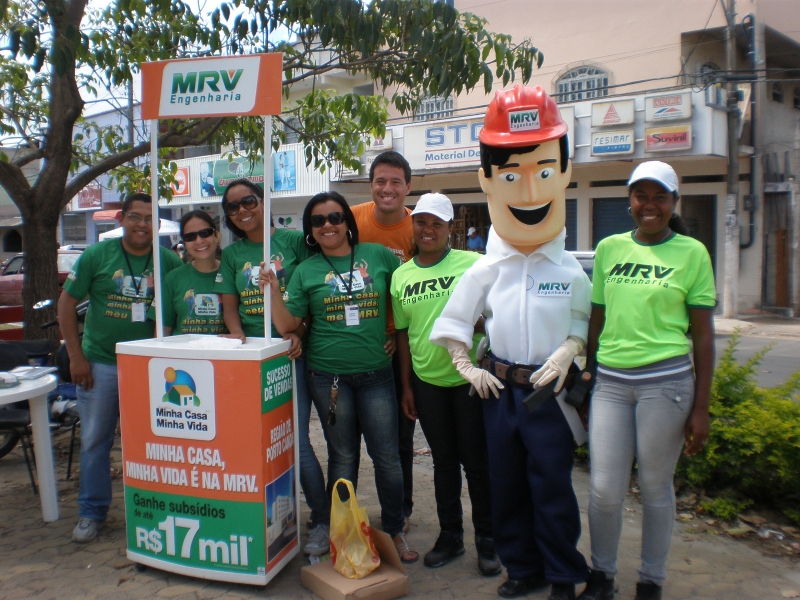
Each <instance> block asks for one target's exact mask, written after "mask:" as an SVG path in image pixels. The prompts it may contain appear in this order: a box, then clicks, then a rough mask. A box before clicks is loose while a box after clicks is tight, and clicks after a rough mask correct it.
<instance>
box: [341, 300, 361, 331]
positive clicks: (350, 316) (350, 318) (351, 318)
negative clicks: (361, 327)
mask: <svg viewBox="0 0 800 600" xmlns="http://www.w3.org/2000/svg"><path fill="white" fill-rule="evenodd" d="M344 322H345V324H346V325H347V326H348V327H352V326H353V325H358V324H359V322H360V321H359V318H358V304H345V307H344Z"/></svg>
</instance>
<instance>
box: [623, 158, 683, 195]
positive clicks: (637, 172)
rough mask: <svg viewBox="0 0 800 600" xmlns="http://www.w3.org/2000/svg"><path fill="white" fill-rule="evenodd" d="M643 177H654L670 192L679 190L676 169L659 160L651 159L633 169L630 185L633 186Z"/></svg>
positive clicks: (654, 179) (653, 178)
mask: <svg viewBox="0 0 800 600" xmlns="http://www.w3.org/2000/svg"><path fill="white" fill-rule="evenodd" d="M642 179H652V180H653V181H656V182H658V183H660V184H661V185H662V186H664V189H666V190H667V191H668V192H677V191H678V175H677V174H676V173H675V169H673V168H672V167H670V166H669V165H668V164H667V163H665V162H661V161H659V160H651V161H648V162H644V163H642V164H640V165H639V166H638V167H636V168H635V169H634V170H633V173H632V174H631V178H630V179H629V180H628V185H629V186H631V185H633V184H634V183H636V182H637V181H641V180H642Z"/></svg>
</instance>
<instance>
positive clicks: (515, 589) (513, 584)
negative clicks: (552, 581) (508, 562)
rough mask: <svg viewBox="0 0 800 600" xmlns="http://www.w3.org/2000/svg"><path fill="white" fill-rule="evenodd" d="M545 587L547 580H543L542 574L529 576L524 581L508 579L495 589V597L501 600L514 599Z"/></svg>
mask: <svg viewBox="0 0 800 600" xmlns="http://www.w3.org/2000/svg"><path fill="white" fill-rule="evenodd" d="M546 586H547V579H545V578H544V574H540V575H531V576H530V577H525V578H524V579H509V580H507V581H506V582H505V583H504V584H503V585H501V586H500V587H499V588H497V595H498V596H502V597H503V598H516V597H517V596H524V595H525V594H527V593H528V592H532V591H533V590H537V589H541V588H543V587H546Z"/></svg>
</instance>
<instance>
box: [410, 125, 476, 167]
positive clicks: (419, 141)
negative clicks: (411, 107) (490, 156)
mask: <svg viewBox="0 0 800 600" xmlns="http://www.w3.org/2000/svg"><path fill="white" fill-rule="evenodd" d="M482 127H483V118H480V119H475V118H471V119H459V120H454V121H443V122H442V121H440V122H435V123H427V124H424V125H410V126H408V127H406V128H405V129H404V131H403V136H404V138H405V140H404V150H405V152H404V155H405V157H406V160H408V162H409V164H410V165H411V168H412V169H439V168H444V167H460V166H465V165H479V164H480V146H479V142H478V133H479V132H480V130H481V128H482Z"/></svg>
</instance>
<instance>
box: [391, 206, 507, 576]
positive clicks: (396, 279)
mask: <svg viewBox="0 0 800 600" xmlns="http://www.w3.org/2000/svg"><path fill="white" fill-rule="evenodd" d="M411 219H412V224H413V232H414V244H415V246H416V254H415V256H414V258H412V260H410V261H408V262H406V263H405V264H403V265H401V266H400V268H398V269H397V271H395V272H394V275H393V276H392V284H391V295H392V308H393V313H394V323H395V328H396V330H397V352H398V358H399V360H400V371H401V383H402V389H403V396H402V399H401V403H402V407H403V412H404V413H405V415H406V416H407V417H408V418H409V419H412V420H413V419H417V418H418V419H419V422H420V425H421V426H422V431H423V432H424V433H425V437H426V438H427V440H428V445H429V446H430V448H431V455H432V457H433V482H434V490H435V495H436V511H437V514H438V517H439V527H440V528H441V531H440V533H439V538H438V539H437V540H436V544H435V545H434V547H433V549H432V550H431V551H430V552H428V553H427V554H426V555H425V560H424V562H425V565H426V566H428V567H441V566H444V565H445V564H447V563H448V562H449V561H450V560H451V559H453V558H455V557H456V556H460V555H461V554H464V551H465V550H464V529H463V523H462V521H463V511H462V508H461V467H462V465H463V467H464V472H465V474H466V477H467V487H468V489H469V496H470V500H471V501H472V523H473V525H474V527H475V544H476V547H477V551H478V570H479V571H480V573H481V574H483V575H497V574H498V573H500V569H501V565H500V560H499V559H498V557H497V553H496V552H495V546H494V539H493V537H492V521H491V519H492V517H491V501H490V484H489V463H488V457H487V453H486V437H485V433H484V427H483V409H482V407H481V402H482V400H481V399H480V397H479V396H478V395H477V394H475V395H470V394H469V387H470V386H469V383H467V382H466V381H464V379H463V378H462V377H461V375H459V374H458V371H456V369H455V367H454V366H453V361H452V359H451V358H450V355H449V354H448V352H447V350H446V349H445V348H443V347H441V346H437V345H435V344H431V343H430V342H429V341H428V338H429V337H430V334H431V329H433V323H434V321H435V320H436V318H437V317H438V316H439V315H440V314H441V312H442V309H444V306H445V304H447V300H448V299H449V297H450V294H451V293H452V291H453V290H454V289H455V287H456V284H457V283H458V281H459V279H460V278H461V276H462V275H463V274H464V271H466V270H467V269H468V268H469V267H470V266H472V264H473V263H474V262H475V261H476V260H478V259H479V258H480V255H478V254H475V253H474V252H465V251H461V250H453V249H451V248H450V244H449V236H450V234H451V232H452V229H453V205H452V204H451V203H450V199H449V198H448V197H447V196H444V195H443V194H424V195H423V196H421V197H420V199H419V202H418V203H417V206H416V208H415V209H414V211H413V212H412V213H411ZM481 337H483V336H482V335H476V337H475V342H476V343H475V344H474V345H473V348H474V347H477V342H479V341H480V338H481ZM474 358H475V357H474V356H473V357H472V359H473V360H474Z"/></svg>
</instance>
